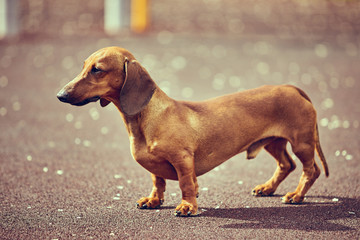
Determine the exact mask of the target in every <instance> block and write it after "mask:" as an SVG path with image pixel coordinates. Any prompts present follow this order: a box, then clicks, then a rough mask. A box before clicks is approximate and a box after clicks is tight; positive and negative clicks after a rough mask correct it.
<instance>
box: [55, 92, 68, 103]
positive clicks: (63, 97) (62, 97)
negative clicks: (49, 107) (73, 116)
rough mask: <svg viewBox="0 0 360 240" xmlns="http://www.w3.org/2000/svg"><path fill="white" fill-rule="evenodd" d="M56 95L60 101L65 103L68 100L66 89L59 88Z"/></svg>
mask: <svg viewBox="0 0 360 240" xmlns="http://www.w3.org/2000/svg"><path fill="white" fill-rule="evenodd" d="M56 96H57V98H58V99H59V100H60V101H61V102H65V103H66V102H68V100H69V93H68V92H67V91H66V90H60V92H58V94H57V95H56Z"/></svg>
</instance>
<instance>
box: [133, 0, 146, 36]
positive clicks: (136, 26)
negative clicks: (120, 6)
mask: <svg viewBox="0 0 360 240" xmlns="http://www.w3.org/2000/svg"><path fill="white" fill-rule="evenodd" d="M149 1H150V0H131V18H130V21H131V30H132V31H133V32H136V33H142V32H144V31H145V30H146V28H147V27H148V26H149V20H150V16H149V10H148V6H149Z"/></svg>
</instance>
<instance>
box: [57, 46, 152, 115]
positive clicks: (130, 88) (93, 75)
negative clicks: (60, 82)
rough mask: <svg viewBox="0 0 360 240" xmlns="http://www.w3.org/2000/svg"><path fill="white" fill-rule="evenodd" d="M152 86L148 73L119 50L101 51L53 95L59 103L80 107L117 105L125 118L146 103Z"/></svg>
mask: <svg viewBox="0 0 360 240" xmlns="http://www.w3.org/2000/svg"><path fill="white" fill-rule="evenodd" d="M155 88H156V85H155V83H154V82H153V80H152V79H151V78H150V76H149V74H148V72H147V71H146V70H145V69H144V68H143V67H142V66H141V65H140V64H139V63H138V62H137V61H136V60H135V58H134V56H133V55H132V54H131V53H130V52H128V51H127V50H125V49H123V48H118V47H108V48H103V49H100V50H98V51H96V52H95V53H93V54H92V55H91V56H90V57H88V58H87V59H86V60H85V63H84V67H83V69H82V71H81V72H80V74H79V75H78V76H76V77H75V78H74V79H73V80H72V81H71V82H69V83H68V84H66V85H65V86H64V87H63V88H62V89H61V90H60V91H59V93H58V94H57V97H58V99H59V100H60V101H62V102H65V103H70V104H72V105H76V106H83V105H85V104H87V103H90V102H96V101H98V100H100V104H101V106H102V107H105V106H106V105H108V104H109V103H110V102H114V103H116V105H118V106H120V109H121V111H122V112H123V113H124V114H126V115H129V116H131V115H135V114H137V113H139V112H140V111H141V110H142V109H143V108H144V107H145V106H146V105H147V103H148V102H149V101H150V99H151V97H152V95H153V93H154V91H155Z"/></svg>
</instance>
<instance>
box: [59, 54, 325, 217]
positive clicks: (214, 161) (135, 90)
mask: <svg viewBox="0 0 360 240" xmlns="http://www.w3.org/2000/svg"><path fill="white" fill-rule="evenodd" d="M57 97H58V98H59V100H60V101H62V102H66V103H70V104H72V105H76V106H81V105H84V104H87V103H89V102H94V101H97V100H99V99H100V104H101V106H102V107H104V106H106V105H108V104H109V103H110V102H112V103H114V104H115V106H116V107H117V108H118V109H119V111H120V114H121V116H122V117H123V119H124V123H125V125H126V128H127V131H128V133H129V139H130V144H131V153H132V155H133V157H134V159H135V160H136V161H137V162H138V163H139V164H140V165H142V166H143V167H144V168H146V169H147V170H148V171H150V172H151V176H152V180H153V189H152V192H151V194H150V195H149V196H148V197H144V198H141V199H140V200H139V201H137V205H138V207H139V208H157V207H159V206H160V205H161V204H162V203H163V201H164V191H165V179H172V180H178V181H179V185H180V189H181V191H182V202H181V204H180V205H178V206H177V207H176V210H175V214H176V215H177V216H190V215H196V214H197V209H198V205H197V201H196V197H197V196H198V188H199V187H198V184H197V179H196V177H197V176H200V175H202V174H204V173H206V172H208V171H210V170H211V169H213V168H214V167H216V166H218V165H219V164H221V163H223V162H224V161H226V160H227V159H229V158H231V157H232V156H234V155H236V154H238V153H240V152H243V151H247V158H248V159H251V158H254V157H255V156H256V155H257V153H258V152H259V151H260V150H261V149H262V148H263V147H264V148H265V149H266V151H268V152H269V153H270V154H271V155H272V156H273V157H274V158H275V159H276V161H277V164H278V167H277V169H276V171H275V173H274V175H273V176H272V178H270V180H269V181H267V182H266V183H264V184H262V185H258V186H256V187H255V189H254V190H253V195H255V196H266V195H271V194H273V193H274V192H275V190H276V188H277V187H278V186H279V184H280V183H281V182H282V181H283V180H284V179H285V178H286V177H287V176H288V174H289V173H290V172H291V171H293V170H294V169H295V163H294V161H293V160H292V159H291V157H290V156H289V154H288V153H287V150H286V144H287V142H290V144H291V147H292V150H293V152H294V153H295V155H296V156H297V157H298V158H299V159H300V161H301V163H302V164H303V173H302V176H301V178H300V182H299V185H298V187H297V188H296V190H295V191H294V192H290V193H287V194H286V195H285V196H284V198H283V202H285V203H301V202H302V201H303V199H304V196H305V194H306V192H307V191H308V190H309V189H310V187H311V186H312V185H313V183H314V182H315V180H316V179H317V178H318V177H319V175H320V169H319V167H318V166H317V164H316V162H315V160H314V151H315V149H316V151H317V153H318V155H319V158H320V160H321V163H322V165H323V167H324V169H325V174H326V176H328V175H329V171H328V167H327V163H326V160H325V158H324V155H323V153H322V150H321V147H320V142H319V134H318V128H317V124H316V111H315V109H314V106H313V105H312V103H311V101H310V99H309V97H308V96H307V95H306V94H305V93H304V92H303V91H302V90H300V89H298V88H296V87H294V86H289V85H286V86H264V87H260V88H257V89H253V90H248V91H243V92H238V93H235V94H230V95H226V96H222V97H218V98H215V99H211V100H207V101H204V102H185V101H175V100H173V99H171V98H169V97H168V96H167V95H166V94H165V93H164V92H163V91H161V90H160V88H159V87H158V86H157V85H156V84H155V83H154V81H153V80H152V79H151V77H150V76H149V74H148V73H147V71H146V70H145V69H144V68H143V67H142V66H141V65H140V64H139V63H138V62H137V61H136V60H135V58H134V56H133V55H132V54H131V53H129V52H128V51H127V50H125V49H122V48H118V47H109V48H104V49H100V50H98V51H97V52H95V53H93V54H92V55H91V56H90V57H89V58H88V59H87V60H86V61H85V64H84V68H83V70H82V71H81V73H80V74H79V75H78V76H77V77H75V79H74V80H72V81H71V82H70V83H68V84H67V85H66V86H65V87H64V88H63V89H62V90H61V91H60V92H59V93H58V95H57Z"/></svg>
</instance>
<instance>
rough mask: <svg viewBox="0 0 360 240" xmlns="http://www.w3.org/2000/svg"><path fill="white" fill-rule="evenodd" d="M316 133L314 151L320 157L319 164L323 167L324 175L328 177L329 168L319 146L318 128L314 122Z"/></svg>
mask: <svg viewBox="0 0 360 240" xmlns="http://www.w3.org/2000/svg"><path fill="white" fill-rule="evenodd" d="M315 131H316V133H315V134H316V135H315V149H316V152H317V154H318V156H319V158H320V161H321V164H322V166H323V168H324V171H325V176H326V177H328V176H329V168H328V165H327V162H326V159H325V156H324V153H323V151H322V149H321V146H320V138H319V129H318V125H317V124H316V129H315Z"/></svg>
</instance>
